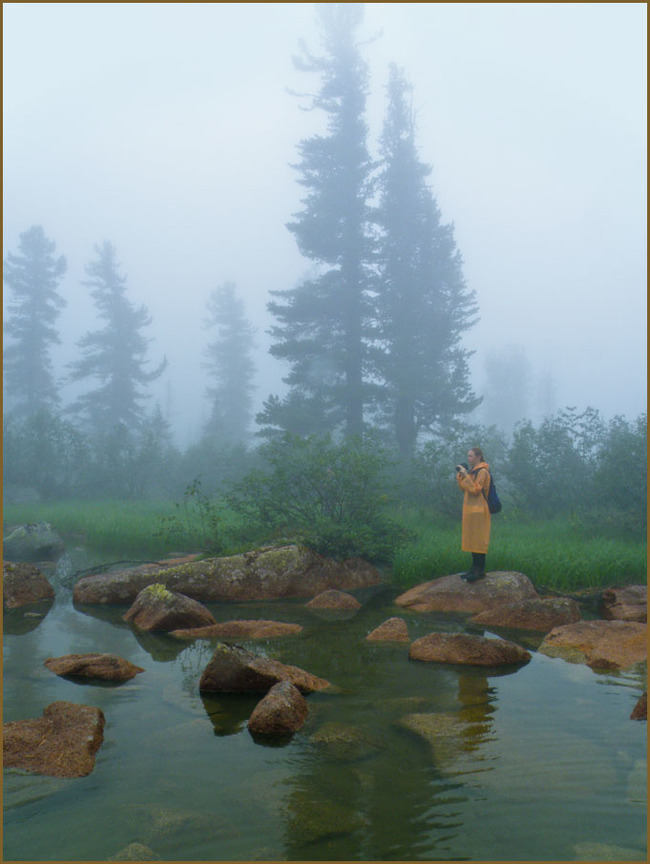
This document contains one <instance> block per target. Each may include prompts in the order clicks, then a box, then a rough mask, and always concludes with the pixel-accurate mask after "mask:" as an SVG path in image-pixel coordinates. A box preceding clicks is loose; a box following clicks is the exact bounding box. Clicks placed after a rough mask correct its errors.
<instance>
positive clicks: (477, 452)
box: [469, 447, 485, 462]
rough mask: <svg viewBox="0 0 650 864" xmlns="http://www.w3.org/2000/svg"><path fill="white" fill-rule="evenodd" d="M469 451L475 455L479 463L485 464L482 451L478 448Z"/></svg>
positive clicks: (471, 448)
mask: <svg viewBox="0 0 650 864" xmlns="http://www.w3.org/2000/svg"><path fill="white" fill-rule="evenodd" d="M469 449H470V450H471V451H472V453H476V455H477V456H478V458H479V459H480V460H481V462H485V456H484V455H483V451H482V450H481V448H480V447H470V448H469Z"/></svg>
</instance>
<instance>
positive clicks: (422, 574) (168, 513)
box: [3, 501, 647, 591]
mask: <svg viewBox="0 0 650 864" xmlns="http://www.w3.org/2000/svg"><path fill="white" fill-rule="evenodd" d="M220 514H221V515H222V518H223V523H222V525H223V527H224V530H225V532H226V533H225V539H226V548H225V550H224V553H223V554H234V553H235V552H239V551H242V548H241V546H240V545H239V544H238V543H237V541H235V540H233V539H229V534H228V528H229V527H231V526H233V525H236V518H235V517H234V515H233V514H232V513H230V512H228V511H227V510H225V509H224V510H221V509H220ZM172 516H178V517H180V518H181V519H183V520H185V513H184V511H183V510H178V509H177V508H176V507H175V506H174V503H173V502H167V501H144V502H128V501H95V502H60V503H52V504H46V503H38V504H23V505H9V506H7V507H5V509H4V514H3V518H4V527H5V532H6V529H7V527H8V526H10V525H13V524H18V523H21V522H37V521H46V522H50V523H51V524H52V525H53V526H54V528H56V530H57V531H58V532H59V533H60V534H61V536H62V537H63V539H64V541H65V542H66V544H67V545H68V546H70V547H74V546H83V547H85V548H86V549H87V550H88V552H89V553H91V554H93V555H95V556H97V558H98V559H101V560H104V561H108V560H123V559H132V560H156V559H159V558H163V557H165V556H166V555H167V554H169V553H170V552H196V551H200V550H201V549H202V548H203V546H204V543H203V540H204V531H203V527H202V525H201V522H200V518H199V514H198V513H197V512H196V509H193V508H189V521H188V522H187V523H185V524H186V527H187V529H188V530H187V531H186V532H185V533H180V534H179V533H177V534H169V533H168V534H167V535H166V536H165V534H164V532H162V531H161V529H162V520H163V518H164V517H172ZM394 518H397V519H399V521H401V522H403V523H404V524H405V525H406V526H407V527H408V528H410V529H411V530H412V531H414V532H415V534H416V535H417V539H415V540H413V541H411V542H409V543H407V544H406V545H405V546H403V547H402V548H401V549H399V550H398V551H397V553H396V555H395V558H394V561H393V565H392V568H391V570H390V574H391V575H392V578H393V581H394V582H395V583H396V584H398V585H400V586H404V587H410V586H412V585H417V584H418V583H420V582H425V581H428V580H430V579H434V578H436V577H438V576H444V575H446V574H449V573H457V572H459V571H461V570H466V569H467V567H468V565H469V563H470V556H469V554H468V553H465V552H461V550H460V522H458V524H456V523H451V524H450V523H443V522H440V520H435V519H434V517H433V516H429V515H427V514H426V513H422V512H421V511H420V512H418V511H416V510H412V511H403V512H401V513H399V514H398V515H395V514H394ZM263 542H264V541H263V539H261V540H260V543H259V544H258V545H261V544H262V543H263ZM487 564H488V570H516V571H518V572H520V573H525V574H526V575H527V576H528V577H529V578H530V579H531V581H532V582H533V584H534V585H535V586H536V587H537V588H540V589H541V588H545V589H549V590H554V591H574V590H576V591H577V590H580V589H583V588H590V587H601V586H602V587H604V586H607V585H617V584H632V583H639V582H645V581H646V568H647V550H646V543H645V541H643V540H614V539H601V538H593V537H592V538H589V537H585V536H583V535H581V533H580V531H579V529H577V528H576V527H575V525H572V524H571V523H570V522H569V521H557V522H543V523H527V522H524V521H521V520H517V519H516V518H515V517H509V516H506V515H505V514H499V516H495V517H494V519H493V521H492V538H491V543H490V551H489V554H488V559H487Z"/></svg>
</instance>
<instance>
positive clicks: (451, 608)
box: [395, 570, 539, 613]
mask: <svg viewBox="0 0 650 864" xmlns="http://www.w3.org/2000/svg"><path fill="white" fill-rule="evenodd" d="M538 596H539V595H538V594H537V591H536V590H535V587H534V585H533V583H532V582H531V581H530V579H529V578H528V576H525V575H524V574H523V573H516V572H512V571H505V570H504V571H502V570H495V571H493V572H491V573H487V574H486V576H485V578H484V579H479V580H478V581H477V582H465V581H463V579H461V578H460V574H454V575H453V576H441V577H440V578H439V579H433V580H432V581H431V582H423V583H422V584H421V585H416V586H415V587H414V588H411V589H410V590H409V591H406V592H405V593H404V594H400V596H399V597H397V598H396V600H395V603H396V604H397V605H398V606H401V607H403V608H405V609H411V610H413V611H414V612H474V613H476V612H483V611H484V610H485V609H490V608H491V607H493V606H502V605H504V604H506V603H516V602H519V601H522V600H530V599H532V598H534V597H538Z"/></svg>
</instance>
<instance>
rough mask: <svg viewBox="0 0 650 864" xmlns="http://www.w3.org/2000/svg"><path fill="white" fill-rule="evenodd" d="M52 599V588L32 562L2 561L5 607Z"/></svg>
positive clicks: (16, 606) (14, 607) (13, 607)
mask: <svg viewBox="0 0 650 864" xmlns="http://www.w3.org/2000/svg"><path fill="white" fill-rule="evenodd" d="M53 599H54V589H53V588H52V586H51V585H50V583H49V582H48V580H47V578H46V577H45V576H44V575H43V573H42V572H41V570H39V568H38V567H36V566H35V565H34V564H14V563H12V562H10V561H5V562H4V563H3V565H2V602H3V604H4V605H5V607H6V608H7V609H16V608H18V607H19V606H25V605H26V604H27V603H37V602H38V601H39V600H53Z"/></svg>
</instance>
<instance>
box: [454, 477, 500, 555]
mask: <svg viewBox="0 0 650 864" xmlns="http://www.w3.org/2000/svg"><path fill="white" fill-rule="evenodd" d="M456 480H457V482H458V485H459V487H460V488H461V489H462V490H463V491H464V492H465V497H464V499H463V536H462V541H461V549H462V550H463V552H487V551H488V546H489V544H490V526H491V524H492V519H491V517H490V511H489V510H488V505H487V501H486V500H485V495H487V493H488V492H489V491H490V482H491V481H490V466H489V465H488V463H487V462H479V463H478V465H477V466H476V467H475V468H474V469H473V470H472V472H471V474H466V475H465V476H463V475H462V474H457V475H456ZM483 490H485V495H484V494H483Z"/></svg>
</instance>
